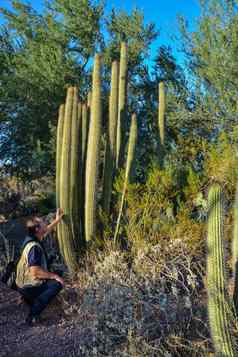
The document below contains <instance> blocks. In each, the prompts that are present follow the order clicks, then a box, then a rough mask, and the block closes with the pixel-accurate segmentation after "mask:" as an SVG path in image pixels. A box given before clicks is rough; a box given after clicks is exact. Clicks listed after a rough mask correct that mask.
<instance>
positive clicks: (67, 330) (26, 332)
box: [0, 284, 86, 357]
mask: <svg viewBox="0 0 238 357" xmlns="http://www.w3.org/2000/svg"><path fill="white" fill-rule="evenodd" d="M27 313H28V307H27V306H26V305H25V304H23V303H22V302H21V300H20V297H19V295H18V293H16V292H15V291H13V290H10V289H8V288H6V287H5V285H3V284H1V285H0V341H1V348H0V356H1V357H20V356H22V357H23V356H24V357H28V356H29V357H30V356H34V357H46V356H47V357H48V356H49V357H60V356H75V357H76V356H79V357H81V356H86V354H84V353H83V352H80V349H81V347H80V342H81V338H82V336H81V337H80V328H79V325H78V316H77V314H76V313H75V311H74V312H73V313H72V314H69V315H66V314H65V312H63V309H62V305H61V303H60V299H57V300H55V301H54V302H52V304H51V305H50V306H49V307H48V308H47V309H46V310H45V312H44V313H43V314H42V322H40V323H39V324H38V325H36V326H33V327H28V326H26V325H25V323H24V319H25V317H26V315H27Z"/></svg>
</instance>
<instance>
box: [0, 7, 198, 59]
mask: <svg viewBox="0 0 238 357" xmlns="http://www.w3.org/2000/svg"><path fill="white" fill-rule="evenodd" d="M28 1H29V2H30V3H31V4H32V5H33V7H34V8H35V9H37V10H41V8H42V4H43V0H28ZM7 4H9V0H0V6H3V5H7ZM106 4H107V5H106V11H108V12H110V10H111V9H112V8H113V7H115V8H116V9H122V10H126V11H127V12H131V10H132V9H133V8H135V7H137V8H139V9H142V10H143V12H144V16H145V23H148V22H150V21H152V22H154V23H155V24H156V27H157V28H158V29H159V30H160V36H159V38H158V40H157V41H156V42H155V43H154V44H153V46H152V48H151V54H150V55H151V57H154V56H155V54H156V49H157V48H158V47H159V46H160V45H169V46H171V47H172V49H173V54H174V55H175V57H176V58H177V60H178V62H179V63H181V64H182V63H183V56H182V54H181V53H180V52H179V50H178V47H179V42H177V41H175V40H174V38H173V37H174V35H176V34H178V25H177V15H178V14H180V15H181V14H182V15H184V16H185V17H186V19H187V20H188V22H189V26H190V29H191V30H193V29H195V28H196V18H197V17H198V16H199V13H200V7H199V0H111V1H110V0H106ZM0 21H1V19H0Z"/></svg>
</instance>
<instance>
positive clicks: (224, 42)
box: [180, 0, 238, 130]
mask: <svg viewBox="0 0 238 357" xmlns="http://www.w3.org/2000/svg"><path fill="white" fill-rule="evenodd" d="M180 25H181V33H182V35H183V40H184V41H183V45H184V47H185V54H186V55H187V59H188V60H189V62H188V64H189V67H190V70H191V71H192V75H193V77H194V79H195V83H196V88H197V89H198V91H197V94H198V96H199V95H200V97H201V99H202V105H203V106H204V108H207V109H208V110H209V112H210V118H209V121H212V122H213V130H214V129H216V128H215V126H214V125H215V124H218V125H219V126H220V127H223V128H226V129H227V130H230V129H231V127H232V125H233V124H234V123H236V122H237V118H236V117H237V116H236V112H237V100H238V98H237V91H236V88H237V84H238V83H237V78H238V77H237V71H238V66H237V61H236V57H237V46H236V43H237V36H238V31H237V29H238V16H237V6H236V2H235V1H230V0H217V1H213V0H208V1H202V2H201V16H200V18H199V19H198V23H197V26H196V30H195V31H192V32H189V31H188V29H187V26H186V20H185V19H183V18H181V21H180ZM199 88H200V89H199ZM228 118H229V119H228Z"/></svg>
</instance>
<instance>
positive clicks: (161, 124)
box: [158, 82, 166, 166]
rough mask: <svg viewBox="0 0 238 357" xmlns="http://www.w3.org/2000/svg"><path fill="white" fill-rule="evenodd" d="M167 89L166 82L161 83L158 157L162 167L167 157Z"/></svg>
mask: <svg viewBox="0 0 238 357" xmlns="http://www.w3.org/2000/svg"><path fill="white" fill-rule="evenodd" d="M165 125H166V124H165V88H164V82H160V83H159V110H158V130H159V144H158V155H159V162H160V166H163V161H164V155H165V130H166V128H165Z"/></svg>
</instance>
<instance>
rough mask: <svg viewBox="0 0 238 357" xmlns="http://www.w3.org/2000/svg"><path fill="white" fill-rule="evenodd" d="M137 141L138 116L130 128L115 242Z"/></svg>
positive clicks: (132, 120) (132, 121)
mask: <svg viewBox="0 0 238 357" xmlns="http://www.w3.org/2000/svg"><path fill="white" fill-rule="evenodd" d="M136 141H137V119H136V114H133V115H132V118H131V128H130V135H129V144H128V153H127V161H126V172H125V180H124V186H123V192H122V198H121V204H120V209H119V214H118V218H117V225H116V229H115V234H114V242H115V243H116V241H117V235H118V232H119V227H120V221H121V216H122V211H123V206H124V201H125V196H126V190H127V186H128V182H129V181H130V174H131V171H132V168H133V163H134V161H135V152H136Z"/></svg>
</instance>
